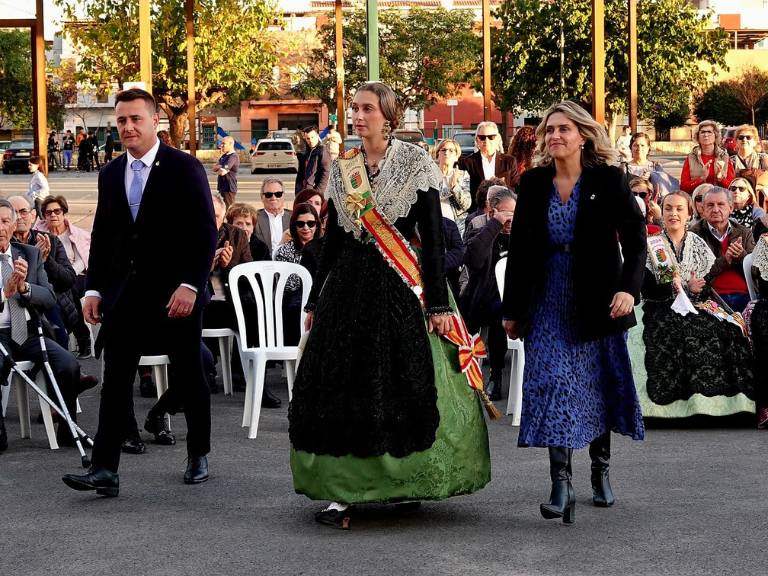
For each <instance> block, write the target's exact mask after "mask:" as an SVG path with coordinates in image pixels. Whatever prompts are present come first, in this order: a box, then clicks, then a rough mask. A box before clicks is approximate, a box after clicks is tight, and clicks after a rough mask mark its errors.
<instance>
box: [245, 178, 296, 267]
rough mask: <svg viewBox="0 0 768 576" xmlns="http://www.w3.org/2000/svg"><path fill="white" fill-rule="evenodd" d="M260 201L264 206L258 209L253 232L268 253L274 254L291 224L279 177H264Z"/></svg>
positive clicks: (284, 239)
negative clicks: (265, 246) (267, 248)
mask: <svg viewBox="0 0 768 576" xmlns="http://www.w3.org/2000/svg"><path fill="white" fill-rule="evenodd" d="M261 202H262V204H264V208H262V209H261V210H259V211H258V216H257V217H256V229H255V230H254V231H253V233H254V234H256V238H258V239H259V240H261V241H262V242H264V244H266V245H267V246H269V253H270V254H271V255H272V256H274V254H275V250H277V247H278V246H279V245H280V244H282V243H283V242H284V241H286V238H285V233H286V230H288V228H289V227H290V225H291V211H290V210H288V209H287V208H286V207H285V191H284V190H283V183H282V181H281V180H280V179H279V178H275V177H271V176H268V177H267V178H265V179H264V182H263V183H262V184H261ZM288 239H290V238H288Z"/></svg>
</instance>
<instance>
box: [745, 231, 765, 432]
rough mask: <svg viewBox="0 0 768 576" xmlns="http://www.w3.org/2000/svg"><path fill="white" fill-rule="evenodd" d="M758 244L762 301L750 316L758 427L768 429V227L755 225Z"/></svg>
mask: <svg viewBox="0 0 768 576" xmlns="http://www.w3.org/2000/svg"><path fill="white" fill-rule="evenodd" d="M755 238H757V244H755V249H754V250H753V251H752V277H753V278H755V281H756V282H757V287H758V292H759V297H758V299H757V301H756V302H755V304H754V307H753V308H752V310H751V312H750V313H749V329H750V334H751V336H752V349H753V352H754V358H755V363H754V371H755V402H756V404H757V406H756V411H757V427H758V428H759V429H767V428H768V362H766V361H765V358H766V357H768V226H766V224H765V222H762V221H759V222H758V223H757V224H756V225H755Z"/></svg>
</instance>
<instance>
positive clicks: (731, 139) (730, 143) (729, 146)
mask: <svg viewBox="0 0 768 576" xmlns="http://www.w3.org/2000/svg"><path fill="white" fill-rule="evenodd" d="M720 132H721V133H722V135H723V148H725V149H726V150H727V151H728V154H730V155H731V156H733V155H734V154H736V148H737V147H738V145H739V143H738V142H736V126H728V127H727V128H721V129H720Z"/></svg>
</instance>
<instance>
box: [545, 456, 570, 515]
mask: <svg viewBox="0 0 768 576" xmlns="http://www.w3.org/2000/svg"><path fill="white" fill-rule="evenodd" d="M572 453H573V450H572V449H571V448H563V447H560V446H557V447H550V448H549V475H550V477H551V479H552V492H551V493H550V495H549V502H547V503H546V504H541V505H540V507H539V508H540V510H541V515H542V516H543V517H544V518H547V519H550V518H562V519H563V522H564V523H566V524H572V523H573V521H574V520H575V519H576V494H575V493H574V491H573V486H572V485H571V455H572Z"/></svg>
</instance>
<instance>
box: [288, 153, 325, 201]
mask: <svg viewBox="0 0 768 576" xmlns="http://www.w3.org/2000/svg"><path fill="white" fill-rule="evenodd" d="M330 177H331V153H330V152H328V148H326V147H325V146H323V145H322V143H320V144H318V145H317V146H315V147H314V148H312V149H311V150H309V151H307V152H305V153H304V154H302V155H301V156H300V158H299V170H298V174H296V193H299V192H301V191H302V190H304V189H305V188H314V189H315V190H317V191H318V192H320V193H321V194H325V189H326V188H327V187H328V179H329V178H330Z"/></svg>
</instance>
